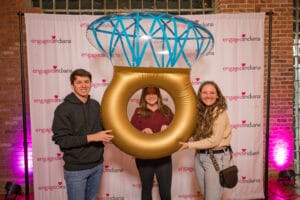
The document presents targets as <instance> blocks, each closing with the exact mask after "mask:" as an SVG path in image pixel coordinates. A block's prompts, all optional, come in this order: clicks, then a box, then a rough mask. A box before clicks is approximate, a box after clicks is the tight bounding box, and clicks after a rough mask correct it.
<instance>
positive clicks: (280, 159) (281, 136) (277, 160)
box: [269, 128, 294, 170]
mask: <svg viewBox="0 0 300 200" xmlns="http://www.w3.org/2000/svg"><path fill="white" fill-rule="evenodd" d="M269 144H270V145H269V158H270V164H271V166H272V167H273V168H275V169H277V170H284V169H288V168H291V167H292V166H293V159H294V158H293V156H294V140H293V134H292V132H291V131H289V130H285V129H282V128H279V129H275V130H273V131H272V132H271V134H270V139H269Z"/></svg>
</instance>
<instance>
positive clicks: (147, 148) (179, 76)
mask: <svg viewBox="0 0 300 200" xmlns="http://www.w3.org/2000/svg"><path fill="white" fill-rule="evenodd" d="M148 86H154V87H159V88H161V89H162V90H165V91H166V92H167V93H168V94H169V95H170V96H171V99H172V100H173V102H174V107H175V114H174V118H173V120H172V122H171V123H170V125H169V127H168V128H167V129H166V130H164V131H162V132H160V133H159V134H150V135H149V134H143V133H141V131H139V130H137V129H136V128H134V127H133V126H132V124H131V123H130V121H129V119H128V114H127V105H128V102H129V101H130V99H131V97H132V95H133V94H134V93H135V92H136V91H138V90H140V89H142V88H144V87H148ZM137 105H138V104H137ZM101 109H102V110H101V115H102V120H103V124H104V127H105V129H111V130H112V134H113V135H114V139H113V141H112V142H113V143H114V144H115V145H116V146H117V147H119V149H120V150H122V151H124V152H125V153H128V154H130V155H132V156H135V157H138V158H144V159H151V158H160V157H164V156H167V155H170V154H172V153H174V152H176V151H177V150H178V149H179V147H180V146H179V141H186V140H187V139H188V138H189V137H190V136H191V135H192V133H193V131H194V128H195V126H196V118H197V98H196V94H195V91H194V89H193V87H192V85H191V82H190V69H186V68H150V67H147V68H145V67H118V66H115V67H114V74H113V78H112V81H111V83H110V84H109V86H108V87H107V89H106V91H105V93H104V95H103V98H102V102H101Z"/></svg>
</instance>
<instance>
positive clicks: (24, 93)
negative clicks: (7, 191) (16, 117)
mask: <svg viewBox="0 0 300 200" xmlns="http://www.w3.org/2000/svg"><path fill="white" fill-rule="evenodd" d="M17 14H18V16H19V34H20V63H21V88H22V114H23V145H24V167H25V198H26V200H29V170H28V141H27V126H26V121H27V120H26V113H27V112H26V92H25V91H26V83H25V72H24V71H25V70H24V68H25V67H24V51H23V19H22V17H23V16H24V13H23V12H22V11H19V12H18V13H17ZM273 14H274V13H273V12H272V11H269V12H266V15H267V16H268V17H269V34H268V35H269V38H268V63H267V101H266V136H265V140H266V141H265V142H266V145H265V169H264V194H265V199H266V200H267V199H268V175H269V123H270V86H271V55H272V53H271V46H272V17H273Z"/></svg>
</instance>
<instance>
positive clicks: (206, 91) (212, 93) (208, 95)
mask: <svg viewBox="0 0 300 200" xmlns="http://www.w3.org/2000/svg"><path fill="white" fill-rule="evenodd" d="M199 97H200V99H201V101H202V102H203V103H204V104H205V105H206V106H211V105H213V104H214V103H215V102H216V101H217V98H218V94H217V89H216V88H215V86H214V85H212V84H206V85H204V86H203V87H202V90H201V91H200V93H199Z"/></svg>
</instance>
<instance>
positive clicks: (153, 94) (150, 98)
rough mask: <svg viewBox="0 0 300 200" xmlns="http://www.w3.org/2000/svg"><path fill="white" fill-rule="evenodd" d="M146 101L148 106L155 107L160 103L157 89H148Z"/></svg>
mask: <svg viewBox="0 0 300 200" xmlns="http://www.w3.org/2000/svg"><path fill="white" fill-rule="evenodd" d="M145 101H146V103H147V104H148V105H155V104H157V101H158V94H157V91H156V89H155V88H153V87H148V88H147V91H146V96H145Z"/></svg>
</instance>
